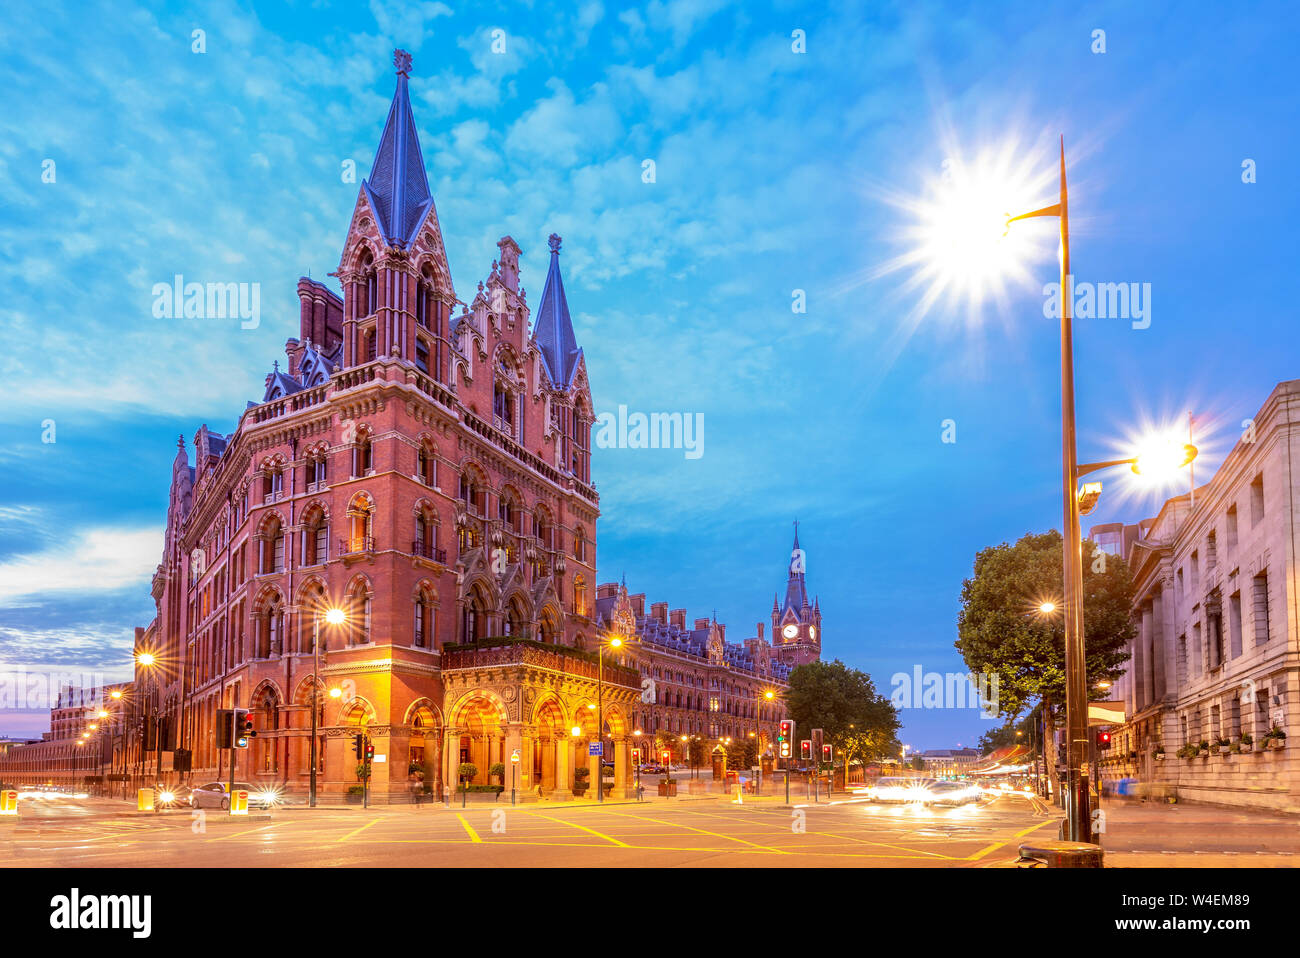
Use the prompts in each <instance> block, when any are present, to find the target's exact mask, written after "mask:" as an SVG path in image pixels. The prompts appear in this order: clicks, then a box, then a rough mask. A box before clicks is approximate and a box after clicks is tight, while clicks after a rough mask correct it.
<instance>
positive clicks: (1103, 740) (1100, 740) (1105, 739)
mask: <svg viewBox="0 0 1300 958" xmlns="http://www.w3.org/2000/svg"><path fill="white" fill-rule="evenodd" d="M1096 744H1097V748H1099V749H1104V748H1110V732H1104V731H1098V732H1097V739H1096Z"/></svg>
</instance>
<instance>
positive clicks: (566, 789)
mask: <svg viewBox="0 0 1300 958" xmlns="http://www.w3.org/2000/svg"><path fill="white" fill-rule="evenodd" d="M569 724H570V723H569V721H568V719H567V717H566V716H565V714H564V708H563V706H562V705H561V704H560V700H559V699H558V698H557V697H555V696H554V695H551V696H548V697H547V698H545V699H543V700H542V701H541V702H539V703H538V704H537V706H536V708H534V710H533V727H534V729H535V733H534V734H535V735H536V740H535V745H534V752H533V769H532V770H533V775H534V781H535V782H536V783H538V784H540V786H541V790H542V794H543V795H544V796H545V797H547V798H549V799H552V800H554V801H567V800H568V799H570V798H572V797H573V785H572V781H573V780H572V767H573V748H574V745H573V742H574V739H573V737H572V736H571V735H570V733H569Z"/></svg>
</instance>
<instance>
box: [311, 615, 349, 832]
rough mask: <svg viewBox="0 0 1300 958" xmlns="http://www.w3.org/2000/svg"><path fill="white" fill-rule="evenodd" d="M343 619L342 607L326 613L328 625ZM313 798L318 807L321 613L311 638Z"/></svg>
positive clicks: (313, 625) (316, 616)
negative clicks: (317, 768) (317, 751)
mask: <svg viewBox="0 0 1300 958" xmlns="http://www.w3.org/2000/svg"><path fill="white" fill-rule="evenodd" d="M342 621H343V610H342V609H330V610H328V611H327V612H326V613H325V622H326V623H327V624H328V625H338V624H339V623H340V622H342ZM311 656H312V670H311V680H312V681H311V785H310V789H311V798H310V800H309V802H308V806H309V807H310V808H315V807H316V766H317V765H318V764H319V760H318V759H317V757H316V748H317V742H316V739H317V729H316V726H317V720H318V712H319V711H320V705H319V699H320V615H319V613H318V614H317V615H315V616H313V624H312V639H311Z"/></svg>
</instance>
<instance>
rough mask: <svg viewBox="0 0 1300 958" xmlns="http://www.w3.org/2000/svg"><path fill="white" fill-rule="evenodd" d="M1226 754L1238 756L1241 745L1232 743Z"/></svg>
mask: <svg viewBox="0 0 1300 958" xmlns="http://www.w3.org/2000/svg"><path fill="white" fill-rule="evenodd" d="M1228 754H1230V755H1240V754H1241V743H1240V742H1233V743H1232V744H1231V745H1229V746H1228Z"/></svg>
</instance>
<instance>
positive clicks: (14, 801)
mask: <svg viewBox="0 0 1300 958" xmlns="http://www.w3.org/2000/svg"><path fill="white" fill-rule="evenodd" d="M17 817H18V791H17V790H16V789H12V788H6V789H4V790H3V791H0V819H16V818H17Z"/></svg>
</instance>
